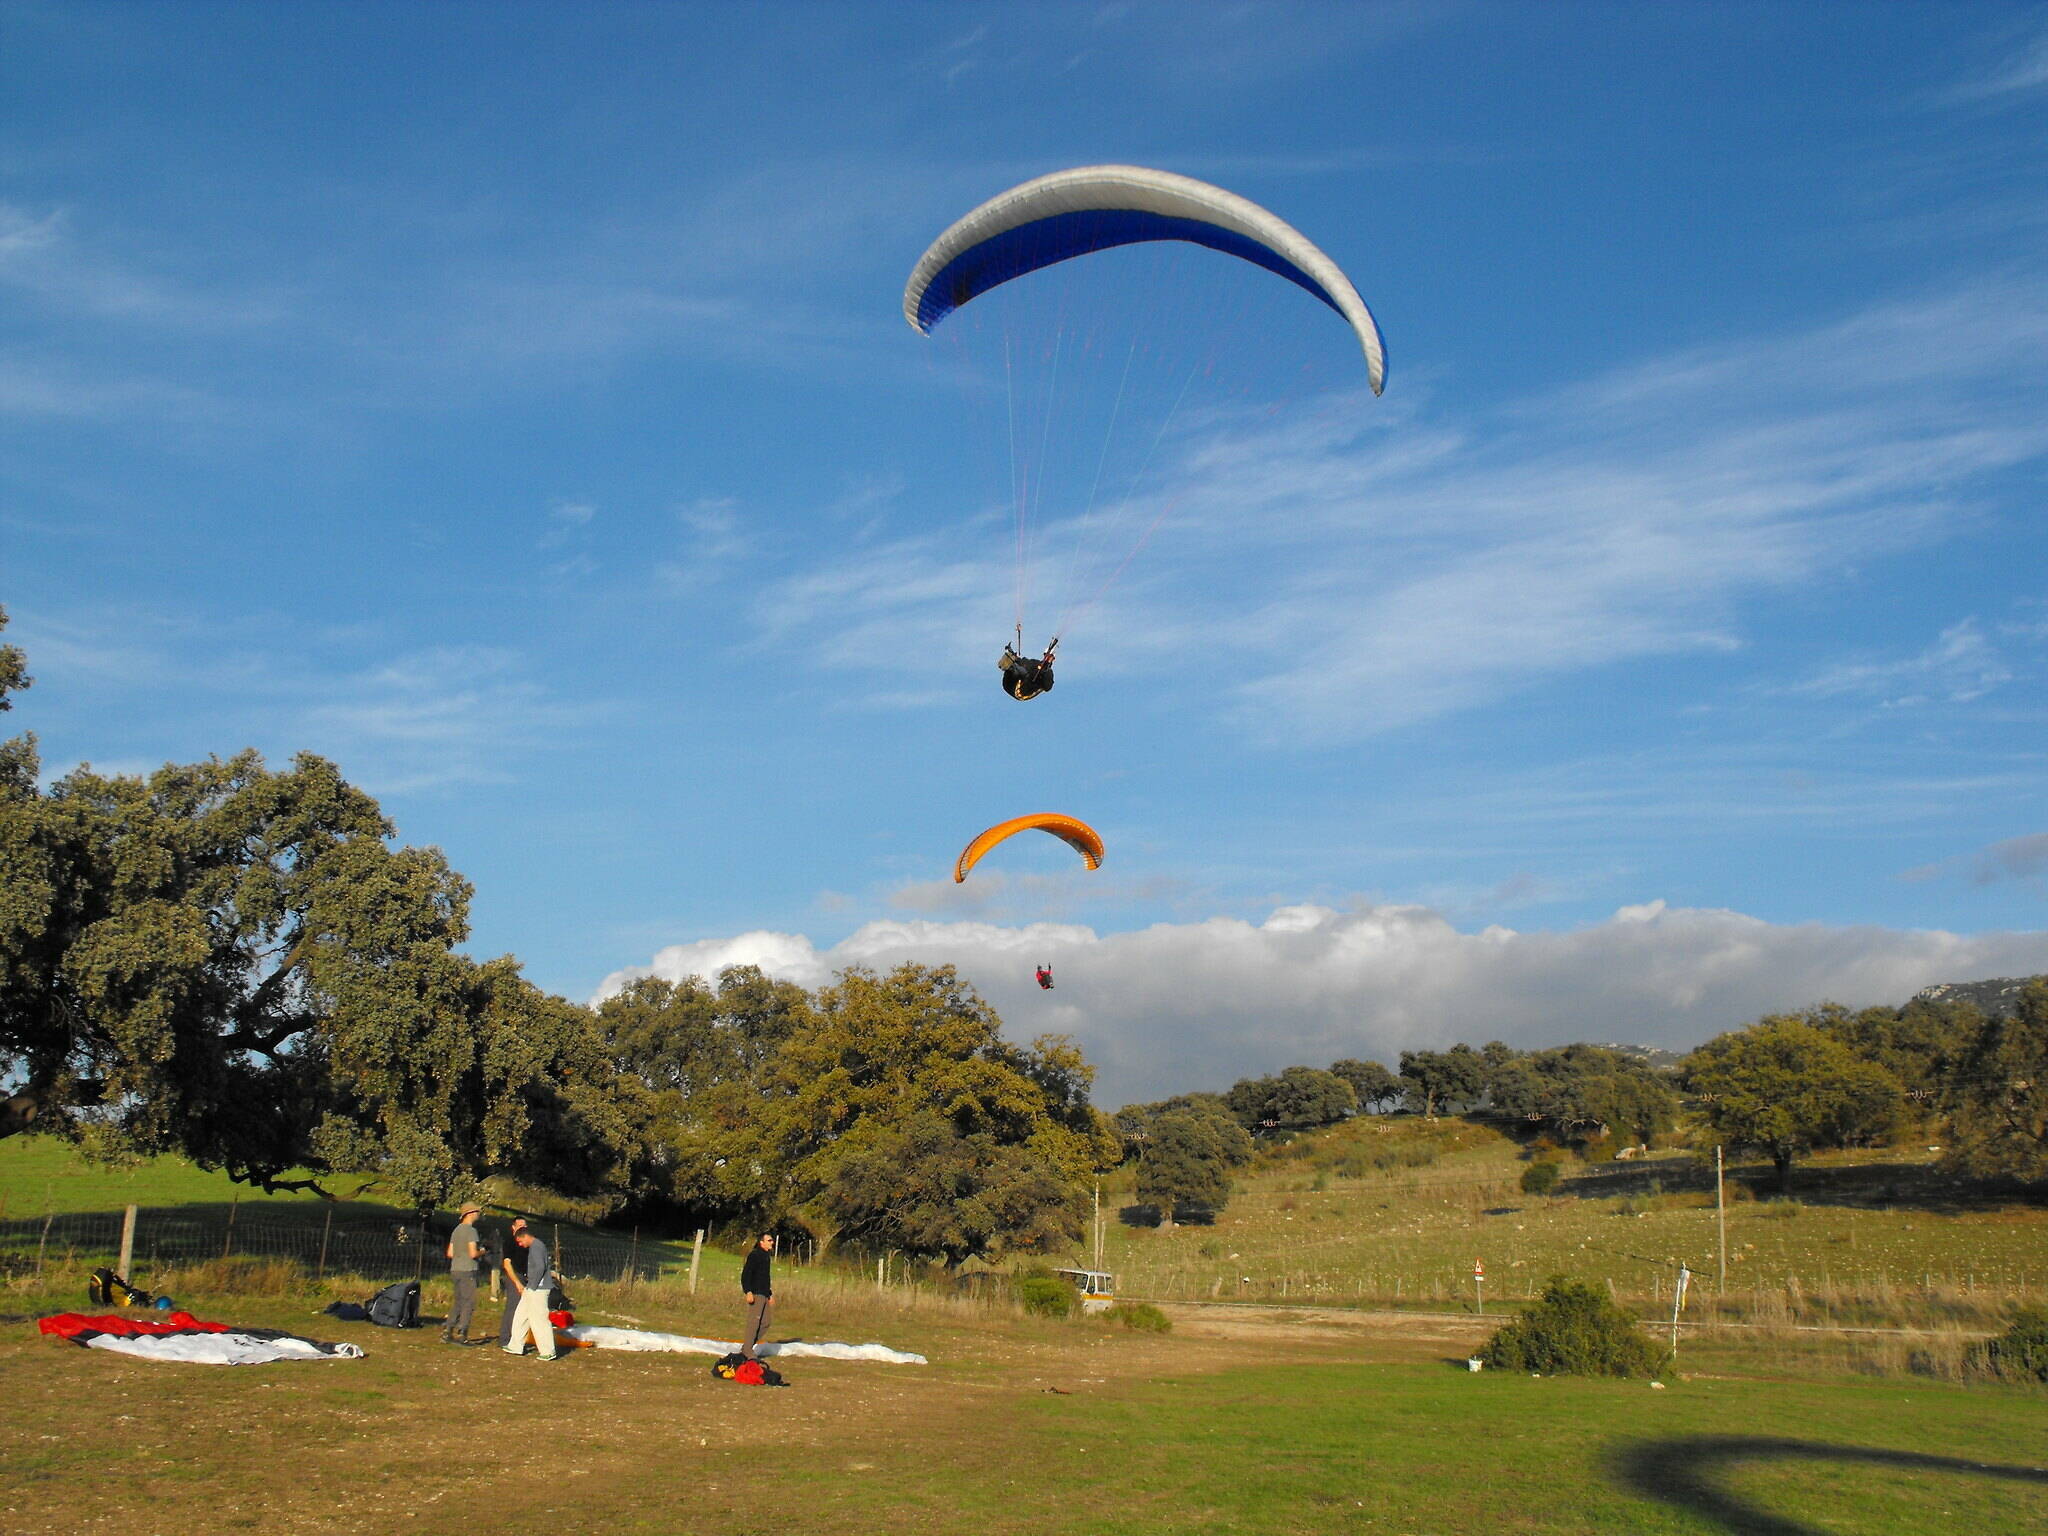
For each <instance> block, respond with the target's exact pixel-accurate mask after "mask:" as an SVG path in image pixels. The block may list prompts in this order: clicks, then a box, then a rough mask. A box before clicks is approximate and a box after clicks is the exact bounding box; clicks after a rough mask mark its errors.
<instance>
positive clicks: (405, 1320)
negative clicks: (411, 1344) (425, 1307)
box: [363, 1280, 420, 1328]
mask: <svg viewBox="0 0 2048 1536" xmlns="http://www.w3.org/2000/svg"><path fill="white" fill-rule="evenodd" d="M363 1310H364V1311H366V1312H368V1313H369V1314H370V1321H371V1322H373V1323H375V1324H376V1325H377V1326H378V1327H379V1328H417V1327H419V1325H420V1283H419V1281H417V1280H399V1281H396V1282H394V1283H392V1284H390V1285H387V1286H385V1287H384V1289H383V1290H381V1291H379V1292H378V1293H377V1294H376V1295H374V1296H372V1297H371V1298H370V1299H369V1300H368V1301H366V1302H364V1303H363Z"/></svg>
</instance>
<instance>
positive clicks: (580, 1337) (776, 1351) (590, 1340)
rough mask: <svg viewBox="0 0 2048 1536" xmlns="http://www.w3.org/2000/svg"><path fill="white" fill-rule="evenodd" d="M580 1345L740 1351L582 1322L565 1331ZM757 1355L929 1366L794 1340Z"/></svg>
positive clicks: (885, 1351)
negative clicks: (803, 1356) (799, 1356)
mask: <svg viewBox="0 0 2048 1536" xmlns="http://www.w3.org/2000/svg"><path fill="white" fill-rule="evenodd" d="M563 1332H564V1333H565V1334H567V1335H568V1336H569V1337H570V1338H572V1339H574V1340H575V1341H576V1342H577V1343H578V1344H581V1345H584V1346H586V1347H593V1348H597V1349H633V1350H642V1351H656V1352H660V1353H664V1354H678V1355H726V1354H731V1353H733V1352H734V1351H735V1350H737V1349H738V1348H739V1346H738V1345H737V1344H735V1343H734V1342H733V1341H732V1340H731V1339H693V1338H691V1337H690V1336H689V1335H688V1334H682V1333H652V1332H649V1331H648V1330H647V1329H644V1328H599V1327H593V1326H589V1325H586V1324H581V1323H579V1324H578V1325H577V1326H575V1327H574V1328H565V1329H564V1330H563ZM754 1353H755V1354H757V1355H763V1356H767V1355H778V1356H781V1357H783V1358H785V1359H790V1358H794V1357H796V1356H798V1355H808V1356H810V1357H812V1358H813V1359H818V1360H877V1361H880V1362H882V1363H883V1364H886V1365H927V1364H929V1363H930V1362H929V1361H927V1360H926V1359H925V1357H924V1356H923V1355H913V1354H911V1353H910V1352H909V1351H907V1350H901V1349H891V1348H889V1347H888V1346H887V1345H886V1344H834V1343H830V1342H825V1341H820V1342H817V1343H813V1342H811V1341H809V1340H806V1339H790V1340H787V1341H785V1342H783V1343H780V1344H762V1345H760V1346H759V1347H758V1348H756V1349H755V1351H754Z"/></svg>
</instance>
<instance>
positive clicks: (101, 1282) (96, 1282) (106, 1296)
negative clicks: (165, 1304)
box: [85, 1269, 156, 1307]
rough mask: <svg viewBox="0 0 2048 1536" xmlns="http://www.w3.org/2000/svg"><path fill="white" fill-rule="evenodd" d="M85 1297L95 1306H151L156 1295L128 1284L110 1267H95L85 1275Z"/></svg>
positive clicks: (154, 1302) (154, 1303) (153, 1304)
mask: <svg viewBox="0 0 2048 1536" xmlns="http://www.w3.org/2000/svg"><path fill="white" fill-rule="evenodd" d="M85 1294H86V1299H87V1300H89V1301H90V1302H91V1303H92V1304H93V1305H94V1306H96V1307H153V1306H155V1305H156V1297H154V1296H152V1295H151V1294H150V1293H149V1292H148V1291H145V1290H142V1289H140V1288H138V1287H136V1286H132V1285H130V1284H129V1283H128V1282H127V1281H126V1280H125V1279H123V1278H122V1277H121V1276H120V1275H117V1274H115V1273H114V1272H113V1271H112V1270H111V1269H96V1270H94V1271H93V1272H92V1273H91V1274H90V1275H88V1276H87V1277H86V1281H85Z"/></svg>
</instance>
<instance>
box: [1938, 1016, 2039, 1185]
mask: <svg viewBox="0 0 2048 1536" xmlns="http://www.w3.org/2000/svg"><path fill="white" fill-rule="evenodd" d="M1973 1012H1974V1010H1973ZM1942 1099H1943V1107H1944V1108H1946V1109H1947V1110H1948V1113H1949V1119H1950V1124H1951V1128H1952V1130H1953V1133H1954V1140H1955V1145H1954V1147H1953V1148H1952V1150H1951V1151H1950V1154H1949V1161H1950V1163H1951V1165H1952V1166H1954V1167H1957V1168H1959V1169H1961V1170H1962V1171H1964V1172H1965V1173H1969V1174H1972V1175H1974V1176H1976V1177H1978V1178H1995V1179H2014V1180H2018V1181H2020V1182H2022V1183H2033V1182H2037V1181H2040V1180H2044V1179H2048V977H2036V978H2035V979H2034V980H2033V981H2032V982H2030V983H2029V984H2028V986H2027V988H2026V990H2025V991H2023V992H2022V993H2021V994H2020V998H2019V1005H2018V1007H2017V1009H2016V1010H2015V1011H2014V1012H2013V1014H2012V1015H2011V1016H2010V1017H1996V1018H1991V1019H1987V1020H1983V1021H1982V1022H1981V1023H1980V1024H1979V1026H1978V1029H1977V1030H1976V1032H1975V1033H1974V1035H1973V1036H1972V1038H1971V1039H1970V1040H1969V1042H1968V1043H1967V1044H1966V1045H1965V1046H1963V1047H1962V1048H1961V1049H1960V1050H1959V1051H1958V1052H1957V1053H1956V1057H1955V1062H1954V1068H1953V1070H1952V1071H1951V1072H1950V1073H1949V1074H1948V1076H1947V1079H1946V1081H1945V1083H1944V1085H1943V1090H1942Z"/></svg>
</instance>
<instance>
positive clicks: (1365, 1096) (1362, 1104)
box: [1330, 1057, 1403, 1110]
mask: <svg viewBox="0 0 2048 1536" xmlns="http://www.w3.org/2000/svg"><path fill="white" fill-rule="evenodd" d="M1330 1070H1331V1071H1332V1072H1334V1073H1336V1074H1337V1076H1339V1077H1341V1078H1343V1079H1344V1081H1345V1082H1347V1083H1349V1084H1350V1085H1351V1092H1352V1095H1353V1097H1355V1098H1356V1099H1357V1100H1358V1107H1359V1108H1360V1109H1367V1110H1370V1109H1387V1108H1390V1107H1391V1106H1393V1105H1395V1104H1398V1103H1399V1102H1400V1101H1401V1094H1402V1091H1403V1090H1402V1084H1401V1079H1400V1078H1398V1077H1397V1076H1395V1075H1394V1074H1393V1073H1392V1072H1389V1071H1388V1070H1387V1069H1386V1068H1385V1067H1383V1066H1381V1065H1380V1064H1379V1063H1378V1062H1376V1061H1358V1060H1355V1059H1353V1058H1350V1057H1347V1058H1345V1059H1344V1060H1343V1061H1333V1062H1331V1063H1330Z"/></svg>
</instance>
